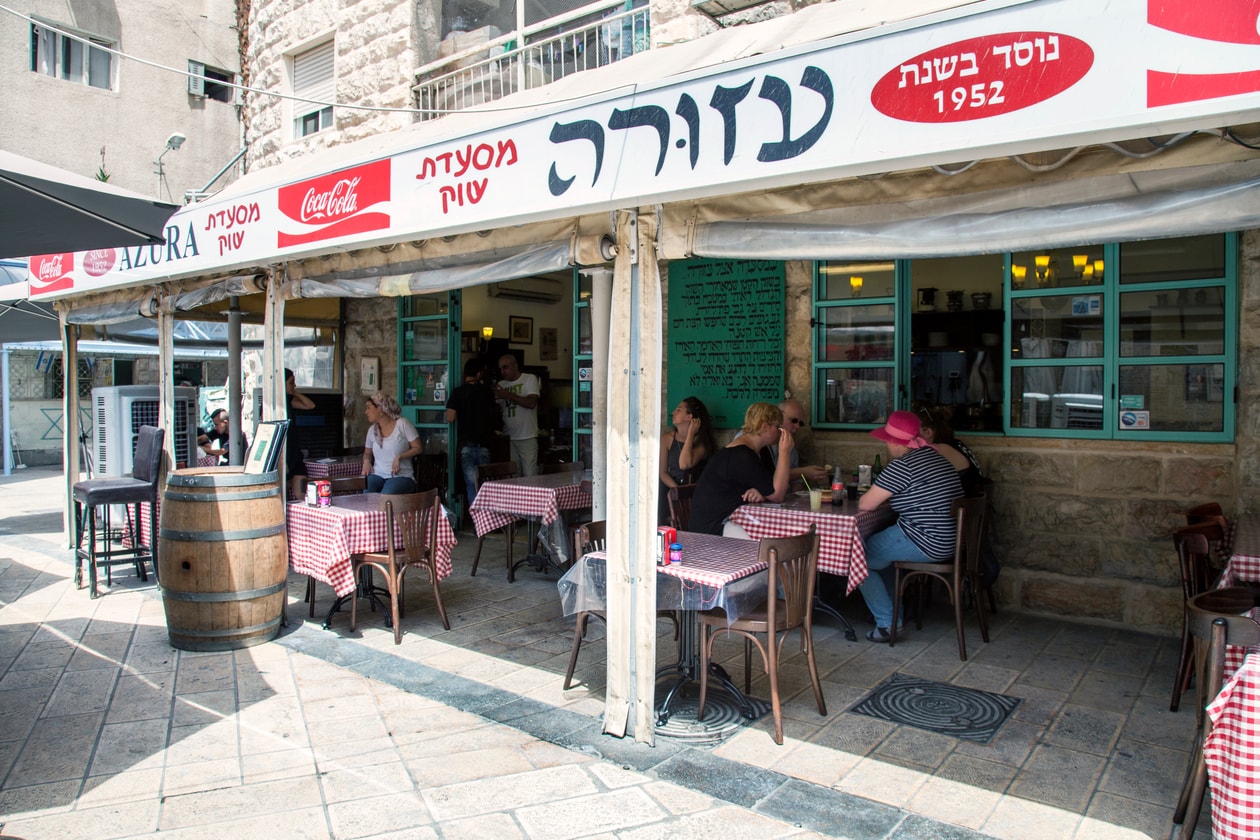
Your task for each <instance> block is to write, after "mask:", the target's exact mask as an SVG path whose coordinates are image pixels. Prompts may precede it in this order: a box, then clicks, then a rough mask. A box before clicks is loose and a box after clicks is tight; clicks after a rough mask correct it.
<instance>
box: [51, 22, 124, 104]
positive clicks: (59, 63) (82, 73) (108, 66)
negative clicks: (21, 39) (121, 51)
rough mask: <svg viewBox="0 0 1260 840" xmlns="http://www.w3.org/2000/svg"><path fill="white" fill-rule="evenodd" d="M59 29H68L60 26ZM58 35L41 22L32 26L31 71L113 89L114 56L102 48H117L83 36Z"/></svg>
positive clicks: (77, 34) (80, 34) (103, 41)
mask: <svg viewBox="0 0 1260 840" xmlns="http://www.w3.org/2000/svg"><path fill="white" fill-rule="evenodd" d="M58 29H62V30H66V29H67V28H66V27H61V26H59V27H58ZM75 35H76V36H77V37H72V36H71V35H69V34H61V33H60V32H55V31H53V30H52V29H49V28H48V27H46V26H43V25H41V24H38V23H33V24H31V69H32V70H33V71H35V72H36V73H42V74H43V75H45V76H53V77H54V78H58V79H65V80H66V81H68V82H77V83H78V84H81V85H88V86H89V87H95V88H101V89H102V90H110V89H112V88H113V86H114V70H113V66H114V65H113V62H114V57H113V56H112V55H111V54H109V53H108V52H106V51H105V50H104V49H101V47H105V48H107V49H108V48H112V47H113V46H114V45H113V44H112V43H110V42H108V41H105V40H103V39H101V38H94V37H92V36H90V35H86V34H83V33H75Z"/></svg>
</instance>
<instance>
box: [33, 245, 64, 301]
mask: <svg viewBox="0 0 1260 840" xmlns="http://www.w3.org/2000/svg"><path fill="white" fill-rule="evenodd" d="M30 266H31V294H33V295H40V294H45V293H47V292H59V291H63V290H65V289H73V288H74V277H72V276H71V272H73V271H74V254H43V255H41V256H38V257H31V262H30Z"/></svg>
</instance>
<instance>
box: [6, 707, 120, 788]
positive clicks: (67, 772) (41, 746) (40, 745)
mask: <svg viewBox="0 0 1260 840" xmlns="http://www.w3.org/2000/svg"><path fill="white" fill-rule="evenodd" d="M102 717H103V715H101V714H85V715H61V716H59V717H51V718H44V719H42V720H39V721H36V723H35V726H34V728H33V729H32V730H31V734H30V737H29V738H28V740H27V742H26V746H25V747H24V748H23V750H22V754H21V756H19V757H18V760H17V761H16V762H14V764H13V769H12V770H10V771H9V777H10V778H12V779H17V780H20V781H21V782H22V783H23V784H27V785H30V784H38V783H40V782H56V781H65V780H69V779H81V778H82V777H83V768H85V767H87V764H88V759H89V758H90V757H91V755H92V748H93V747H94V746H95V744H96V736H97V730H98V729H100V726H101V719H102Z"/></svg>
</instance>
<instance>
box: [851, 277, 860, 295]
mask: <svg viewBox="0 0 1260 840" xmlns="http://www.w3.org/2000/svg"><path fill="white" fill-rule="evenodd" d="M849 293H850V295H851V296H852V297H860V296H861V294H862V278H861V277H850V278H849Z"/></svg>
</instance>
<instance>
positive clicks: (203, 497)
mask: <svg viewBox="0 0 1260 840" xmlns="http://www.w3.org/2000/svg"><path fill="white" fill-rule="evenodd" d="M279 495H280V488H279V487H271V488H270V489H268V490H247V491H244V492H241V493H215V494H214V495H213V496H211V495H209V494H208V493H179V492H175V491H171V490H167V491H166V493H165V499H166V501H168V502H243V501H247V500H249V499H268V498H271V497H272V496H279Z"/></svg>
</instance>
